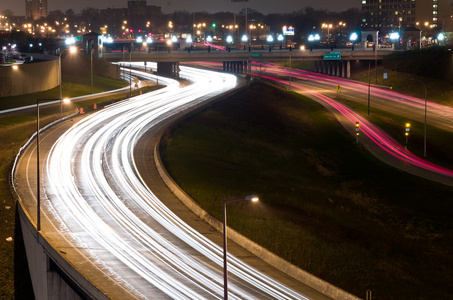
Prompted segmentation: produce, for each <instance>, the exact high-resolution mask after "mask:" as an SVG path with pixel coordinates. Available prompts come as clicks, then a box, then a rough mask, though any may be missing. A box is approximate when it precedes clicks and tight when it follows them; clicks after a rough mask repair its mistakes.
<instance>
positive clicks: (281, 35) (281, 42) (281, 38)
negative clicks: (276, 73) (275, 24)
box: [277, 34, 284, 50]
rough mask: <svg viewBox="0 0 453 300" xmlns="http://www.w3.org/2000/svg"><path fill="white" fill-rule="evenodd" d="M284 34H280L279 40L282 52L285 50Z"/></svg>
mask: <svg viewBox="0 0 453 300" xmlns="http://www.w3.org/2000/svg"><path fill="white" fill-rule="evenodd" d="M283 39H284V38H283V34H279V35H278V37H277V40H278V41H279V42H280V50H282V48H283Z"/></svg>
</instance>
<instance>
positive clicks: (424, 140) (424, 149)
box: [411, 78, 428, 157]
mask: <svg viewBox="0 0 453 300" xmlns="http://www.w3.org/2000/svg"><path fill="white" fill-rule="evenodd" d="M411 80H413V81H418V82H421V83H422V84H423V87H424V88H425V133H424V137H423V157H426V114H427V111H428V100H427V98H426V94H427V90H426V84H425V83H424V82H423V81H421V80H419V79H415V78H411Z"/></svg>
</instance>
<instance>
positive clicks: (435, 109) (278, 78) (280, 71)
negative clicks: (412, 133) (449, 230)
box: [191, 62, 453, 185]
mask: <svg viewBox="0 0 453 300" xmlns="http://www.w3.org/2000/svg"><path fill="white" fill-rule="evenodd" d="M191 64H193V65H198V66H202V67H206V68H212V69H222V67H223V66H222V64H220V63H212V62H194V63H191ZM252 75H253V76H255V77H260V78H263V79H267V80H269V81H271V82H275V83H278V84H282V85H284V86H286V88H289V87H290V86H291V90H292V91H294V92H298V93H301V94H303V95H305V96H307V97H309V98H311V99H312V100H314V101H316V102H318V103H320V104H321V105H323V106H324V107H326V108H327V109H328V110H329V111H330V112H331V113H332V114H333V115H334V116H335V117H336V118H337V119H338V121H340V123H341V124H342V125H343V126H344V127H345V128H346V130H348V132H350V133H351V134H352V135H354V136H355V125H356V122H359V124H360V143H362V144H363V145H364V146H365V147H367V149H368V150H369V151H370V152H372V153H373V155H375V156H376V157H378V158H379V159H381V160H382V161H384V162H386V163H387V164H389V165H392V166H394V167H397V168H399V169H402V170H405V171H407V172H410V173H412V174H415V175H417V176H421V177H424V178H429V179H430V180H434V181H438V182H441V183H443V184H447V185H453V170H451V169H448V168H445V167H442V166H439V165H437V164H435V163H432V162H430V161H428V160H426V159H424V158H422V157H419V156H417V155H415V154H413V153H412V152H411V151H410V149H406V147H405V146H404V145H403V144H402V143H400V142H398V141H396V140H395V139H393V138H392V137H390V136H389V135H388V134H387V133H386V132H384V131H383V130H381V129H380V128H378V127H377V126H375V125H374V124H373V123H372V122H370V121H368V120H367V118H365V117H362V116H360V114H358V113H356V112H354V111H353V110H352V109H350V108H349V107H348V106H347V105H344V104H342V103H341V101H337V100H335V99H334V98H336V97H337V90H336V87H337V86H338V85H340V86H341V87H342V89H341V98H342V99H348V100H351V101H354V102H358V103H361V104H363V105H367V101H368V95H367V94H368V85H367V84H364V83H361V82H357V81H353V80H349V79H345V78H340V77H335V76H329V75H323V74H317V73H314V72H308V71H302V70H297V69H290V68H285V67H281V66H277V65H275V64H272V63H261V62H253V65H252ZM290 78H291V79H290ZM421 88H422V87H421ZM370 95H371V101H370V102H371V104H370V107H371V109H370V110H371V113H372V111H373V109H376V108H377V109H380V110H384V111H387V112H390V113H393V114H396V115H400V116H406V117H408V118H410V119H415V120H417V121H419V122H424V109H425V101H424V99H418V98H415V97H412V96H410V95H404V94H400V93H397V92H395V91H392V90H390V89H388V88H383V87H377V86H372V87H371V89H370ZM427 111H428V124H429V125H431V126H436V127H439V128H442V129H444V130H448V131H450V132H453V108H452V107H449V106H445V105H441V104H437V103H434V102H432V101H429V100H428V102H427ZM403 126H404V124H402V128H403Z"/></svg>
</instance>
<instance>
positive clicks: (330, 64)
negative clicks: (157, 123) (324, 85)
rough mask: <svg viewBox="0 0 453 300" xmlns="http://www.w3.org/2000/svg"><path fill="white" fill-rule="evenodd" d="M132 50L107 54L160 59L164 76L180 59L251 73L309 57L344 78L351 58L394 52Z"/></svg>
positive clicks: (107, 55) (320, 67) (109, 56)
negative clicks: (256, 65)
mask: <svg viewBox="0 0 453 300" xmlns="http://www.w3.org/2000/svg"><path fill="white" fill-rule="evenodd" d="M166 50H167V51H158V50H157V51H132V53H128V54H126V56H125V55H124V53H123V52H111V53H103V54H102V56H103V57H104V58H105V59H107V60H108V61H112V62H113V61H124V60H130V61H145V62H157V64H158V73H159V74H163V75H173V76H178V74H177V69H178V68H177V66H178V64H179V62H189V61H209V62H223V66H224V68H223V69H224V71H228V72H235V73H246V74H250V73H251V64H250V62H251V61H258V62H261V61H262V62H268V61H287V60H298V61H300V60H305V61H314V62H315V64H314V70H313V71H315V72H317V73H322V74H328V75H333V76H340V77H346V78H349V77H350V70H351V64H350V62H351V61H364V60H366V61H375V62H377V61H378V60H382V59H383V58H384V57H385V56H387V55H390V54H392V53H393V50H392V49H385V50H384V49H378V50H373V49H357V50H355V51H353V50H352V49H335V50H333V51H331V50H329V49H314V50H313V51H310V50H294V51H290V50H286V49H285V50H258V51H256V50H253V51H247V50H232V51H222V50H214V49H211V48H207V50H205V51H190V50H189V49H188V50H187V51H172V50H169V49H166Z"/></svg>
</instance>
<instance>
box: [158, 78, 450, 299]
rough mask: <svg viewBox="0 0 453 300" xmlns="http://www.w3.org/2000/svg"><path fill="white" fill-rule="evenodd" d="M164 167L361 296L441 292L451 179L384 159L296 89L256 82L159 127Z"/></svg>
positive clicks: (273, 244)
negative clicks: (441, 180) (418, 173)
mask: <svg viewBox="0 0 453 300" xmlns="http://www.w3.org/2000/svg"><path fill="white" fill-rule="evenodd" d="M163 141H164V145H163V161H164V163H165V165H166V167H167V169H168V171H169V172H170V174H171V176H172V177H173V178H174V179H175V180H176V181H177V182H178V183H179V184H180V186H181V187H182V188H183V189H184V190H185V191H186V192H187V193H188V194H189V195H190V196H192V197H193V198H194V199H195V200H196V201H197V202H199V203H200V205H202V206H203V207H204V208H205V209H206V210H207V211H209V212H210V213H211V214H212V215H214V216H215V217H217V218H218V219H219V220H221V219H222V201H223V200H226V199H231V198H237V197H242V196H245V195H249V194H258V195H259V196H260V201H259V202H258V203H251V202H248V201H245V202H234V203H230V204H229V206H228V225H229V226H231V227H232V228H234V229H236V230H238V231H239V232H241V233H243V234H244V235H246V236H248V237H249V238H251V239H252V240H254V241H256V242H258V243H259V244H261V245H263V246H264V247H265V248H267V249H269V250H270V251H272V252H274V253H276V254H278V255H279V256H281V257H283V258H285V259H286V260H288V261H289V262H291V263H293V264H295V265H298V266H300V267H301V268H303V269H305V270H307V271H309V272H311V273H312V274H315V275H317V276H319V277H321V278H323V279H325V280H327V281H329V282H330V283H332V284H335V285H337V286H339V287H341V288H343V289H345V290H347V291H349V292H351V293H353V294H356V295H357V296H360V297H363V295H364V293H365V290H366V289H371V290H373V292H374V293H373V295H374V299H446V298H448V295H449V290H450V289H451V288H452V287H453V284H452V282H453V272H452V270H453V268H452V267H453V258H452V257H451V255H450V253H452V251H453V245H452V243H451V239H452V238H453V230H452V227H453V221H452V220H453V219H452V217H453V210H452V208H453V203H452V202H451V200H450V199H451V194H452V192H453V188H451V187H446V186H443V185H441V184H437V183H434V182H430V181H427V180H424V179H421V178H418V177H415V176H413V175H410V174H407V173H405V172H402V171H399V170H396V169H394V168H391V167H389V166H387V165H385V164H383V163H381V162H380V161H378V160H377V159H376V158H374V157H373V156H371V155H370V154H369V152H368V151H366V150H365V149H363V148H362V147H361V146H360V145H356V144H355V139H354V138H353V137H352V136H350V135H349V134H347V133H346V132H345V130H344V129H343V128H342V126H341V125H339V124H338V123H337V122H336V121H335V120H334V118H333V117H332V116H331V115H329V114H327V113H326V111H325V110H324V109H323V108H322V107H321V106H319V105H318V104H316V103H314V102H313V101H311V100H309V99H307V98H304V97H303V96H300V95H296V94H290V93H287V92H284V91H281V90H277V89H274V88H271V87H269V86H267V85H265V84H262V83H259V84H256V85H255V86H254V87H253V89H251V90H247V91H244V92H242V93H241V94H238V95H237V96H235V97H233V98H232V99H229V100H226V101H223V102H221V103H218V104H216V105H214V106H213V107H211V108H210V109H207V110H206V111H204V112H202V113H200V114H198V115H196V116H194V117H191V118H190V119H188V120H186V121H184V122H182V123H180V124H178V125H177V126H175V127H173V128H172V129H171V130H169V131H168V132H167V133H166V135H165V136H164V139H163Z"/></svg>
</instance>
